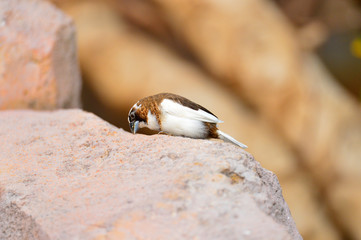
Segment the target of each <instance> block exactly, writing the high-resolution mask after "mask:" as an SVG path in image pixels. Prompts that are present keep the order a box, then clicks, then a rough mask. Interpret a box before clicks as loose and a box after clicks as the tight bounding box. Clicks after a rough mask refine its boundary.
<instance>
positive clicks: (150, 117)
mask: <svg viewBox="0 0 361 240" xmlns="http://www.w3.org/2000/svg"><path fill="white" fill-rule="evenodd" d="M128 122H129V127H130V130H131V132H132V133H133V134H135V133H136V132H137V131H138V129H139V128H143V127H146V128H149V129H151V130H154V131H160V132H161V133H166V134H169V135H174V136H184V137H190V138H200V139H205V138H219V139H222V140H224V141H227V142H231V143H233V144H235V145H237V146H239V147H241V148H247V146H246V145H244V144H243V143H240V142H238V141H237V140H236V139H234V138H233V137H231V136H229V135H228V134H226V133H224V132H222V131H221V130H219V129H218V128H217V123H222V122H223V121H221V120H219V119H218V118H217V116H216V115H214V114H213V113H211V112H210V111H209V110H207V109H206V108H204V107H202V106H201V105H199V104H197V103H194V102H192V101H191V100H188V99H187V98H184V97H182V96H179V95H176V94H172V93H159V94H157V95H153V96H149V97H146V98H143V99H141V100H139V101H138V102H137V103H136V104H134V105H133V107H132V108H131V109H130V111H129V114H128Z"/></svg>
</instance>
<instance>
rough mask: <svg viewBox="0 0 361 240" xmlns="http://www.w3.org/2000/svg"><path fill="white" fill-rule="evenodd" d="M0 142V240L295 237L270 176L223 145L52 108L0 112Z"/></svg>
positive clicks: (243, 153) (248, 156)
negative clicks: (142, 131) (143, 131)
mask: <svg viewBox="0 0 361 240" xmlns="http://www.w3.org/2000/svg"><path fill="white" fill-rule="evenodd" d="M0 145H1V146H2V149H6V151H0V169H1V171H0V182H1V185H0V192H1V195H0V222H1V224H0V239H7V240H13V239H14V240H21V239H84V240H86V239H164V240H168V239H210V240H212V239H214V240H216V239H217V240H218V239H219V240H222V239H240V238H241V239H245V240H248V239H249V240H252V239H264V240H268V239H280V240H281V239H282V240H286V239H290V240H291V239H292V240H300V239H302V237H301V236H300V234H299V233H298V231H297V229H296V227H295V223H294V221H293V219H292V217H291V214H290V211H289V209H288V207H287V204H286V202H285V201H284V199H283V197H282V190H281V188H280V185H279V183H278V180H277V177H276V176H275V175H274V174H273V173H271V172H270V171H268V170H265V169H264V168H262V167H261V166H260V164H259V163H258V162H256V161H255V160H254V159H253V157H252V155H251V154H249V153H247V152H246V151H244V150H242V149H241V148H238V147H236V146H234V145H232V144H229V143H224V142H222V141H219V140H218V141H209V140H199V139H190V138H183V137H171V136H165V135H153V136H146V135H141V134H137V135H133V134H130V133H128V132H125V131H123V130H119V129H118V128H116V127H114V126H112V125H110V124H108V123H107V122H105V121H103V120H101V119H100V118H98V117H96V116H94V115H93V114H89V113H85V112H83V111H80V110H60V111H53V112H36V111H2V112H0ZM19 150H21V151H19Z"/></svg>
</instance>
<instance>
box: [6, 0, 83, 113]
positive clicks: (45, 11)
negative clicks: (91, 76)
mask: <svg viewBox="0 0 361 240" xmlns="http://www.w3.org/2000/svg"><path fill="white" fill-rule="evenodd" d="M80 87H81V81H80V73H79V68H78V64H77V56H76V46H75V31H74V26H73V23H72V21H71V19H70V18H69V17H67V16H66V15H64V14H63V13H62V12H61V11H59V10H58V9H56V8H55V7H54V6H52V5H51V4H49V3H47V2H45V1H38V0H2V1H0V109H14V108H32V109H56V108H66V107H68V108H70V107H72V108H74V107H79V106H80Z"/></svg>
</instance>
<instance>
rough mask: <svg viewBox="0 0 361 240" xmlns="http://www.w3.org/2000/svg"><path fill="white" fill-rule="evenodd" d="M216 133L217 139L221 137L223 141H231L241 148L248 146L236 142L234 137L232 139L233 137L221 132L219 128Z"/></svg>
mask: <svg viewBox="0 0 361 240" xmlns="http://www.w3.org/2000/svg"><path fill="white" fill-rule="evenodd" d="M217 133H218V137H219V139H222V140H223V141H226V142H230V143H233V144H235V145H237V146H239V147H241V148H243V149H246V148H248V147H247V145H245V144H243V143H240V142H238V141H237V140H236V139H234V138H233V137H231V136H229V135H228V134H226V133H224V132H222V131H221V130H217Z"/></svg>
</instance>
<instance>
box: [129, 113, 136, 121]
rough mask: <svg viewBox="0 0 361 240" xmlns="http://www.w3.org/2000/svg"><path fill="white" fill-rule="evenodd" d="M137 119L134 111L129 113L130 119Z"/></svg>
mask: <svg viewBox="0 0 361 240" xmlns="http://www.w3.org/2000/svg"><path fill="white" fill-rule="evenodd" d="M134 119H135V113H134V112H131V113H130V114H129V121H133V120H134Z"/></svg>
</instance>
